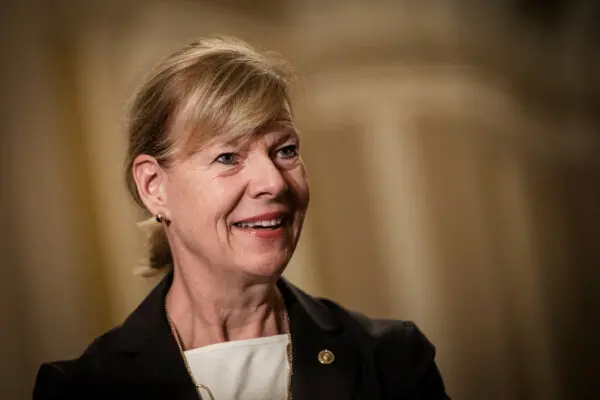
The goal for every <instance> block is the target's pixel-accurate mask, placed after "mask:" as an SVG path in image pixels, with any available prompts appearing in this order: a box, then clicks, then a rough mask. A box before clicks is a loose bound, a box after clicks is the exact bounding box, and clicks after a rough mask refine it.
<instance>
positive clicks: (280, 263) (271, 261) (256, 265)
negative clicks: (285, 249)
mask: <svg viewBox="0 0 600 400" xmlns="http://www.w3.org/2000/svg"><path fill="white" fill-rule="evenodd" d="M289 260H290V257H289V256H288V255H285V256H284V255H270V256H260V257H253V259H252V260H246V261H245V262H243V263H241V264H240V265H241V268H243V269H244V271H245V272H246V273H247V274H248V275H251V276H254V277H257V278H262V279H265V280H267V279H270V278H273V277H279V276H280V275H281V274H282V273H283V270H284V269H285V267H286V265H287V263H288V262H289Z"/></svg>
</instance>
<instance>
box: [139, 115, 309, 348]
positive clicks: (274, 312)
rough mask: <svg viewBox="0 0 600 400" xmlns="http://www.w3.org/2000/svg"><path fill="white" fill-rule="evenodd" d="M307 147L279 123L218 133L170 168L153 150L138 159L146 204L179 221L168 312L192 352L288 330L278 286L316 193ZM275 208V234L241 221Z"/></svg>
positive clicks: (172, 238)
mask: <svg viewBox="0 0 600 400" xmlns="http://www.w3.org/2000/svg"><path fill="white" fill-rule="evenodd" d="M298 151H299V137H298V135H297V133H296V132H295V131H294V130H291V129H289V128H282V127H280V126H277V125H272V126H270V127H268V128H267V129H266V130H265V131H264V133H263V134H262V135H260V136H258V137H255V138H252V139H250V140H249V141H247V142H244V143H226V142H224V141H223V140H220V139H219V138H217V139H216V140H214V141H211V142H210V143H208V144H206V145H205V146H203V147H202V149H200V150H199V151H197V152H195V153H194V154H193V155H191V156H189V157H186V158H183V159H178V160H175V161H174V162H173V163H172V164H171V165H170V166H169V167H168V168H165V167H163V166H161V165H159V163H158V162H157V161H156V159H154V158H153V157H151V156H149V155H139V156H138V157H137V158H136V159H135V160H134V164H133V174H134V178H135V181H136V184H137V187H138V191H139V193H140V197H141V198H142V200H143V201H144V204H145V205H146V207H147V208H148V210H149V211H150V212H151V213H153V214H154V215H156V214H158V213H163V214H164V215H165V216H166V218H167V220H168V221H169V222H168V223H165V224H164V226H165V229H166V233H167V237H168V239H169V243H170V246H171V250H172V253H173V259H174V264H175V265H174V267H175V274H174V278H173V284H172V286H171V288H170V291H169V293H168V295H167V300H166V304H167V312H168V313H169V316H170V318H171V320H172V321H173V323H174V325H175V327H176V329H177V331H178V333H179V336H180V339H181V341H182V342H183V345H184V347H185V348H186V349H191V348H196V347H201V346H205V345H208V344H212V343H219V342H224V341H228V340H241V339H249V338H255V337H260V336H269V335H274V334H278V333H283V332H286V331H287V329H288V327H287V324H286V317H285V309H284V308H285V307H284V305H283V301H282V299H281V296H280V294H279V292H278V290H277V287H276V285H275V283H276V281H277V279H278V278H279V276H280V275H281V273H282V272H283V270H284V269H285V266H286V265H287V263H288V261H289V260H290V258H291V256H292V254H293V252H294V249H295V247H296V244H297V242H298V239H299V237H300V233H301V231H302V224H303V221H304V215H305V213H306V209H307V207H308V203H309V199H310V193H309V186H308V181H307V176H306V171H305V168H304V164H303V162H302V159H301V158H300V155H299V152H298ZM269 212H282V213H284V214H283V215H284V223H283V226H282V229H281V230H280V234H279V235H275V237H270V238H263V237H260V236H259V235H256V234H253V232H256V231H253V230H251V229H244V228H240V227H238V226H236V225H235V223H236V222H239V221H243V220H246V219H248V218H252V217H255V216H257V215H262V214H265V213H269ZM263 232H264V231H263Z"/></svg>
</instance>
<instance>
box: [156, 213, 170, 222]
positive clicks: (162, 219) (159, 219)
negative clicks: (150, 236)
mask: <svg viewBox="0 0 600 400" xmlns="http://www.w3.org/2000/svg"><path fill="white" fill-rule="evenodd" d="M155 218H156V222H158V223H161V224H162V223H163V222H166V221H167V217H166V216H165V214H164V213H161V212H159V213H158V214H156V216H155Z"/></svg>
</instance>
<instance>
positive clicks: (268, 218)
mask: <svg viewBox="0 0 600 400" xmlns="http://www.w3.org/2000/svg"><path fill="white" fill-rule="evenodd" d="M288 220H289V217H288V216H286V214H285V213H282V212H277V213H269V214H262V215H257V216H255V217H252V218H248V219H245V220H243V221H238V222H234V223H233V226H234V227H236V228H239V229H245V230H257V231H276V230H278V229H281V228H283V226H284V225H285V224H286V223H287V222H288Z"/></svg>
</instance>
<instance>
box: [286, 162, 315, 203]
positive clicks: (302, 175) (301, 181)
mask: <svg viewBox="0 0 600 400" xmlns="http://www.w3.org/2000/svg"><path fill="white" fill-rule="evenodd" d="M287 181H288V186H289V188H290V189H291V190H292V192H293V193H294V197H295V198H296V201H297V202H298V205H299V207H300V208H306V207H307V206H308V203H309V201H310V187H309V184H308V177H307V175H306V170H305V169H304V167H299V168H297V169H295V170H293V171H290V172H289V174H288V179H287Z"/></svg>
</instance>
